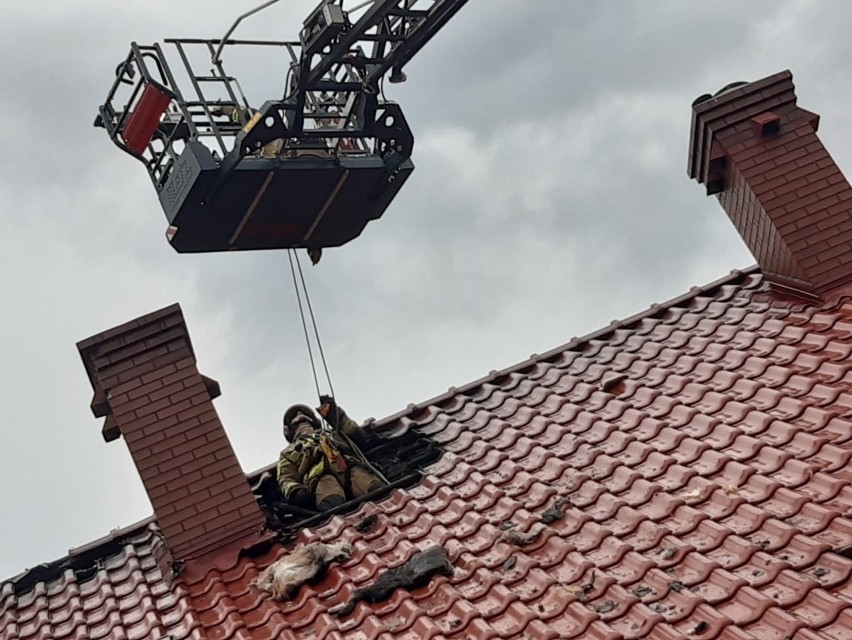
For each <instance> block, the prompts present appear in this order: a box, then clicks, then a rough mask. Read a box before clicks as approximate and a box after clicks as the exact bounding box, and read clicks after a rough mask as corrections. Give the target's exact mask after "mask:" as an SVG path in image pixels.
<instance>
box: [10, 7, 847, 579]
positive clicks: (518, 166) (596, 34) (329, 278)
mask: <svg viewBox="0 0 852 640" xmlns="http://www.w3.org/2000/svg"><path fill="white" fill-rule="evenodd" d="M255 4H256V2H255V0H250V1H244V0H238V1H234V0H230V1H228V2H226V1H224V0H180V2H175V1H174V0H144V1H137V2H115V1H114V0H111V1H107V0H77V1H75V2H69V1H68V0H33V1H31V2H14V3H12V2H4V3H2V7H0V70H2V74H0V77H2V86H3V89H2V91H0V125H2V137H0V237H2V243H3V250H2V251H0V270H2V276H0V300H2V310H3V311H2V314H0V327H2V335H3V357H2V359H0V394H2V402H0V433H2V445H0V507H2V512H0V513H1V514H2V515H0V518H2V527H0V536H1V537H0V542H2V544H0V578H3V577H8V576H11V575H13V574H16V573H18V572H19V571H21V570H23V569H24V568H26V567H30V566H33V565H35V564H39V563H41V562H46V561H50V560H53V559H55V558H58V557H61V556H63V555H65V553H66V552H67V550H68V548H69V547H74V546H78V545H81V544H85V543H87V542H89V541H91V540H93V539H95V538H97V537H100V536H102V535H105V534H107V533H108V532H109V531H110V530H111V529H113V528H115V527H119V526H125V525H128V524H131V523H133V522H135V521H137V520H139V519H141V518H144V517H146V516H148V515H149V514H150V513H151V508H150V504H149V502H148V500H147V497H146V495H145V492H144V490H143V488H142V484H141V482H140V481H139V479H138V475H137V473H136V470H135V468H134V466H133V464H132V461H131V459H130V456H129V454H128V452H127V448H126V446H125V444H124V442H123V441H121V440H119V441H116V442H112V443H110V444H106V443H104V441H103V439H102V438H101V435H100V429H101V423H100V421H99V420H96V419H95V418H94V417H93V416H92V414H91V412H90V410H89V407H88V405H89V401H90V400H91V395H92V390H91V387H90V386H89V383H88V380H87V378H86V374H85V371H84V369H83V365H82V363H81V361H80V358H79V356H78V354H77V350H76V348H75V343H76V342H77V341H78V340H80V339H82V338H86V337H88V336H89V335H91V334H93V333H96V332H98V331H101V330H103V329H107V328H110V327H113V326H115V325H116V324H120V323H122V322H125V321H127V320H130V319H133V318H135V317H136V316H138V315H140V314H143V313H147V312H149V311H153V310H155V309H158V308H160V307H163V306H165V305H168V304H171V303H173V302H180V304H181V305H182V307H183V310H184V314H185V316H186V319H187V323H188V325H189V328H190V332H191V335H192V339H193V342H194V345H195V350H196V354H197V356H198V360H199V368H200V370H201V372H202V373H204V374H206V375H208V376H210V377H212V378H215V379H217V380H218V381H219V382H220V383H221V386H222V391H223V395H222V397H221V398H219V399H218V400H217V401H216V406H217V408H218V410H219V413H220V416H221V417H222V420H223V422H224V424H225V427H226V429H227V430H228V433H229V435H230V438H231V440H232V442H233V444H234V447H235V449H236V452H237V455H238V457H239V459H240V461H241V463H242V465H243V468H244V469H245V470H246V471H251V470H254V469H257V468H259V467H262V466H265V465H267V464H269V463H271V462H273V461H274V460H275V459H276V458H277V455H278V451H279V450H280V449H281V447H282V446H283V444H284V443H283V440H282V437H281V430H280V424H281V414H282V412H283V409H284V408H285V407H286V406H287V405H288V404H290V403H293V402H297V401H313V398H314V395H315V394H314V391H313V381H312V379H311V374H310V368H309V364H308V360H307V355H306V350H305V345H304V342H303V337H302V335H301V327H300V325H299V321H298V316H297V315H296V302H295V298H294V294H293V291H292V285H291V283H290V280H289V267H288V263H287V256H286V253H285V252H254V253H251V252H246V253H242V254H210V255H183V256H181V255H178V254H176V253H174V252H173V250H172V249H171V248H170V247H169V246H168V244H167V242H166V241H165V240H164V237H163V234H164V231H165V228H166V221H165V218H164V216H163V214H162V210H161V209H160V206H159V203H158V200H157V197H156V194H155V191H154V189H153V187H152V186H151V185H150V183H149V180H148V176H147V174H146V172H145V170H144V168H143V166H142V165H141V164H139V163H138V162H137V161H135V160H133V159H132V158H131V157H129V156H126V155H124V154H122V153H121V152H120V151H119V150H118V149H116V148H115V147H114V146H113V144H112V143H111V142H110V141H109V139H108V137H107V136H106V134H105V133H104V131H103V130H99V129H94V128H93V127H92V126H91V125H92V121H93V119H94V116H95V114H96V109H97V107H98V105H99V104H101V102H102V101H103V99H104V97H105V95H106V92H107V90H108V88H109V86H110V84H111V82H112V79H113V71H114V69H115V66H116V64H117V63H118V62H119V61H120V60H121V59H122V58H123V57H124V56H125V55H126V53H127V50H128V46H129V43H130V41H131V40H136V41H138V42H140V43H151V42H154V41H161V40H162V39H163V38H167V37H205V38H218V37H220V36H221V35H222V34H223V33H224V31H225V30H226V29H227V27H228V26H229V24H230V22H231V21H232V20H233V18H234V17H235V16H236V15H237V14H238V13H241V12H242V11H245V10H247V9H249V8H251V7H252V6H254V5H255ZM314 4H315V0H284V1H283V2H281V3H280V5H276V6H274V7H272V8H270V9H268V10H267V11H266V12H265V13H264V14H262V17H261V16H258V17H257V18H256V19H254V20H248V21H246V22H245V23H244V24H243V26H242V27H241V29H240V30H239V31H238V33H237V35H238V36H240V37H252V38H255V37H256V38H261V37H268V38H274V39H292V38H294V37H295V36H296V34H297V31H298V28H299V26H300V24H301V20H302V19H303V18H304V17H305V16H306V15H307V13H308V12H309V10H310V9H311V8H312V7H313V6H314ZM850 23H852V3H850V2H846V1H844V0H836V1H833V2H832V1H828V0H822V1H815V0H810V1H809V0H786V1H785V0H765V1H764V0H749V1H744V0H715V1H714V2H705V1H699V0H692V1H686V0H667V1H665V0H656V1H651V0H645V1H643V2H638V1H637V2H630V1H628V0H583V1H581V0H576V1H575V0H523V1H520V0H470V2H469V4H468V5H467V6H466V7H465V8H464V9H462V11H461V12H460V13H459V14H458V15H457V16H456V18H454V19H453V21H452V22H451V23H450V24H449V25H448V26H447V27H446V28H445V29H444V30H443V31H442V32H441V33H440V34H439V35H438V36H437V37H436V38H435V39H434V40H433V41H431V42H430V43H429V44H428V45H427V46H426V48H425V49H424V50H423V51H421V53H420V54H419V55H418V57H416V58H415V59H414V61H413V62H412V63H411V64H410V65H409V67H408V68H407V72H408V77H409V80H408V82H407V83H406V84H404V85H389V87H388V94H389V97H390V98H391V99H394V100H397V101H399V102H400V104H401V105H402V107H403V109H404V110H405V113H406V115H407V118H408V121H409V123H410V125H411V127H412V129H413V130H414V135H415V140H416V141H415V151H414V162H415V164H416V166H417V169H416V171H415V172H414V174H413V176H412V178H411V179H410V180H409V182H408V183H407V184H406V185H405V188H404V189H403V190H402V191H401V193H400V195H399V196H398V197H397V199H396V200H395V201H394V203H393V205H392V206H391V208H390V209H389V211H388V212H387V213H386V214H385V216H384V218H382V220H380V221H379V222H375V223H371V224H370V225H369V227H368V228H367V230H366V231H365V233H364V234H363V236H362V237H361V238H359V239H358V240H356V241H355V242H353V243H351V244H350V245H348V246H346V247H343V248H341V249H335V250H330V251H327V252H326V255H325V256H324V257H323V260H322V263H321V264H320V265H319V266H318V267H315V268H312V269H310V270H309V272H308V274H307V275H308V278H309V286H310V288H311V292H312V295H313V302H314V306H315V310H316V312H317V314H318V320H319V323H320V330H321V332H322V337H323V341H324V346H325V348H326V352H327V356H328V359H329V364H330V367H331V373H332V378H333V382H334V385H335V389H336V391H337V395H338V397H339V398H340V400H341V404H342V405H343V406H344V407H345V408H346V409H348V411H349V413H350V414H351V415H352V416H353V417H354V418H356V419H359V420H360V419H365V418H367V417H370V416H374V417H377V418H380V417H382V416H385V415H388V414H391V413H394V412H396V411H398V410H401V409H403V408H405V406H406V405H408V404H409V403H411V402H419V401H423V400H426V399H428V398H430V397H432V396H434V395H437V394H439V393H442V392H443V391H445V390H446V389H447V388H448V387H450V386H460V385H462V384H464V383H466V382H469V381H471V380H473V379H475V378H478V377H481V376H483V375H485V374H487V373H488V372H489V371H490V370H492V369H500V368H503V367H507V366H510V365H512V364H514V363H515V362H518V361H520V360H522V359H525V358H526V357H528V356H529V355H530V354H531V353H535V352H543V351H546V350H549V349H551V348H554V347H556V346H558V345H560V344H562V343H565V342H567V341H568V340H569V339H570V338H571V337H572V336H576V335H582V334H584V333H587V332H589V331H592V330H594V329H596V328H598V327H600V326H602V325H604V324H607V323H609V322H610V321H611V320H613V319H615V318H621V317H625V316H628V315H632V314H633V313H636V312H638V311H641V310H642V309H645V308H647V307H648V306H649V305H650V304H652V303H655V302H663V301H665V300H667V299H669V298H671V297H674V296H676V295H678V294H680V293H682V292H684V291H686V290H688V289H689V287H691V286H693V285H700V284H704V283H707V282H709V281H711V280H714V279H716V278H719V277H721V276H724V275H725V274H727V273H728V272H729V271H730V270H731V269H733V268H741V267H745V266H748V265H750V264H752V262H753V260H752V258H751V256H750V254H749V253H748V251H747V250H746V249H745V247H744V245H743V243H742V241H741V240H740V239H739V236H738V235H737V234H736V232H735V231H734V229H733V227H732V226H731V224H730V222H729V221H728V219H727V218H726V216H725V215H724V213H723V212H722V210H721V209H720V208H719V206H718V204H717V203H716V201H715V199H712V198H706V197H705V196H704V194H703V189H702V188H700V187H699V186H698V185H697V184H695V183H692V182H690V181H689V180H688V178H687V176H686V154H687V141H688V135H689V121H690V104H691V102H692V100H693V99H694V98H695V97H696V96H698V95H699V94H702V93H705V92H715V91H716V90H717V89H719V88H720V87H722V86H723V85H725V84H727V83H729V82H732V81H735V80H755V79H758V78H761V77H764V76H766V75H769V74H772V73H775V72H777V71H780V70H783V69H787V68H789V69H791V70H792V71H793V74H794V79H795V81H796V85H797V93H798V96H799V101H800V104H801V106H803V107H804V108H806V109H810V110H812V111H815V112H817V113H819V114H821V115H822V121H821V128H820V135H821V137H822V139H823V141H824V142H825V143H826V146H827V147H828V148H829V150H830V151H831V152H832V154H833V155H834V157H835V158H836V159H837V161H838V162H839V163H840V165H841V166H842V167H850V166H852V144H850V143H852V126H850V125H852V109H850V104H852V73H850V63H852V55H850V54H852V52H850V47H852V40H850V39H849V37H848V33H849V25H850ZM224 60H225V65H226V68H227V65H228V57H227V54H226V56H225V59H224ZM255 68H256V69H260V68H266V69H268V71H269V73H268V75H266V74H263V75H258V74H257V73H255V74H254V75H253V76H252V77H251V78H249V77H246V78H245V81H246V83H247V84H248V85H250V87H251V89H252V91H253V93H250V97H251V98H252V99H253V101H255V100H256V102H257V103H258V104H259V103H260V102H262V101H263V100H264V99H267V98H273V97H276V96H277V95H279V93H280V88H281V86H282V82H283V73H284V70H283V69H275V68H268V65H267V67H263V66H262V64H261V62H260V61H258V63H257V67H255ZM241 79H243V78H241ZM253 96H256V97H253Z"/></svg>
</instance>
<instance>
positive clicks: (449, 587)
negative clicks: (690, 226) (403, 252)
mask: <svg viewBox="0 0 852 640" xmlns="http://www.w3.org/2000/svg"><path fill="white" fill-rule="evenodd" d="M850 345H852V300H850V299H849V298H846V297H843V298H839V299H834V300H832V301H830V302H826V303H825V304H823V305H821V306H819V307H814V306H806V305H804V304H801V305H782V306H779V305H777V304H775V303H774V302H773V300H772V295H771V292H770V289H769V286H768V284H767V283H766V282H765V281H764V280H763V278H762V276H761V275H760V274H759V273H757V272H756V271H754V270H752V271H749V272H746V273H739V272H736V273H734V274H732V275H731V276H730V277H728V278H726V279H723V280H722V281H719V282H716V283H713V284H711V285H708V286H707V287H703V288H701V289H695V290H693V291H692V292H691V293H689V294H688V295H685V296H682V297H680V298H678V299H676V300H675V301H672V303H670V304H667V305H662V306H660V305H655V306H653V307H652V308H651V309H649V310H648V311H647V312H645V313H643V314H640V315H637V316H634V317H632V318H629V319H627V320H625V321H622V322H619V323H614V324H613V325H611V326H609V327H607V328H605V329H603V330H601V331H599V332H596V333H594V334H592V335H590V336H587V337H586V338H584V339H578V340H574V341H572V342H571V343H569V344H568V345H566V346H565V347H562V348H559V349H555V350H553V351H551V352H548V353H547V354H544V355H543V356H537V357H534V358H531V359H530V360H529V361H526V362H523V363H520V364H518V365H517V366H515V367H512V368H511V369H509V370H505V371H501V372H494V373H493V374H491V375H489V376H488V377H486V378H484V379H482V380H479V381H476V382H474V383H471V384H470V385H467V386H465V387H463V388H461V389H451V390H450V391H448V392H447V393H446V394H444V395H442V396H440V397H438V398H436V399H434V400H432V401H429V402H426V403H422V404H421V405H418V406H413V407H410V408H409V410H407V411H406V412H403V413H401V414H398V415H396V416H393V417H391V418H389V419H388V420H385V421H381V422H379V423H377V424H376V425H375V429H376V430H377V431H379V432H381V433H383V434H384V435H385V436H386V437H388V439H389V442H388V443H387V444H390V443H391V442H393V441H394V440H397V441H398V442H399V443H400V444H402V443H406V442H407V443H409V444H411V445H412V446H416V444H417V443H418V442H420V443H421V444H422V443H423V442H426V443H430V442H431V443H432V444H433V445H434V447H436V448H439V449H440V450H442V451H443V454H442V455H441V457H440V458H439V459H437V460H435V461H433V462H431V463H428V464H427V465H426V466H425V468H424V469H423V476H422V479H421V480H420V481H419V482H416V483H414V484H412V485H409V486H405V487H399V488H396V489H394V490H393V491H392V492H391V493H390V494H389V495H387V496H385V497H380V498H377V499H376V500H375V501H369V502H366V503H362V504H361V505H359V506H358V507H357V510H356V511H354V512H350V513H346V514H341V515H334V516H333V517H331V518H330V519H327V520H325V521H324V522H316V523H314V524H309V525H308V526H306V527H304V528H301V529H298V530H297V531H294V532H293V533H295V534H296V535H295V536H294V539H293V540H291V541H290V542H288V543H286V544H282V543H281V542H278V541H275V540H271V541H270V540H267V541H266V542H265V543H264V544H258V545H255V546H253V547H247V548H244V549H243V550H242V551H241V552H240V553H239V554H237V555H234V554H222V555H221V557H216V554H213V556H212V557H210V558H209V561H210V564H207V565H205V566H199V565H195V566H187V569H186V570H185V571H183V572H182V573H181V574H180V575H179V576H177V577H174V578H173V579H171V580H170V579H169V578H170V576H169V575H168V573H167V572H163V570H162V569H160V568H159V565H157V563H156V562H155V561H154V555H155V554H154V552H153V550H150V551H143V550H139V549H136V547H133V549H135V550H133V551H131V550H129V549H128V548H127V547H123V548H122V550H121V551H120V552H119V553H117V554H114V555H112V556H111V557H110V558H108V559H106V560H105V561H104V562H103V567H102V568H100V569H99V570H98V571H96V572H95V573H94V575H92V576H91V577H90V578H89V579H88V580H87V581H85V582H82V583H75V582H73V581H71V580H69V579H68V578H67V577H65V576H57V577H56V578H54V579H53V580H51V581H50V582H41V581H36V582H34V583H33V584H32V585H31V588H30V590H29V591H27V592H24V593H18V594H16V593H15V592H14V589H13V587H12V585H11V584H10V583H7V584H5V585H4V586H3V590H2V600H0V611H2V612H3V616H2V619H3V624H4V628H3V629H2V632H3V633H5V634H6V636H9V634H10V632H11V633H12V635H13V636H14V637H16V638H22V639H24V640H27V639H29V638H34V637H37V636H38V635H39V634H41V633H42V632H43V630H44V628H45V625H47V624H50V623H48V622H47V620H48V618H51V619H53V620H57V621H58V622H57V623H56V624H54V626H52V627H51V628H52V629H53V631H54V637H60V638H61V637H73V634H79V633H89V628H88V627H87V626H86V625H87V622H86V620H88V619H94V620H96V621H101V622H100V623H98V624H100V625H101V626H98V624H96V625H95V626H94V627H92V629H93V632H92V633H91V636H90V637H94V638H98V637H109V633H110V632H109V631H108V630H107V627H109V626H110V625H113V627H114V628H116V629H124V628H125V627H127V628H129V627H131V626H132V627H133V632H132V634H131V633H130V632H128V637H133V638H142V637H158V636H156V634H158V633H160V632H161V631H162V634H163V635H166V634H168V633H172V634H174V635H175V637H177V638H183V637H214V636H215V637H217V638H221V639H223V640H229V639H231V638H240V639H243V638H245V639H248V638H252V639H254V638H260V639H266V638H269V639H270V640H271V639H272V638H284V639H286V640H296V639H301V638H315V639H318V640H323V639H338V638H345V639H352V640H355V639H356V638H357V639H361V640H364V639H366V640H373V639H377V638H380V637H393V638H403V639H411V640H414V639H415V638H446V639H453V640H455V639H461V638H465V639H467V638H470V639H472V640H479V639H481V638H497V637H501V638H512V637H517V638H534V639H538V638H548V639H549V638H557V637H561V638H593V639H607V640H619V639H628V640H634V639H635V640H639V639H645V638H652V639H661V640H668V639H681V640H694V639H695V638H698V639H699V640H700V639H703V638H723V639H725V640H767V639H769V638H779V637H781V638H783V637H786V636H788V635H789V636H792V637H794V638H796V639H797V640H843V639H844V638H846V635H844V634H847V633H848V629H849V628H850V626H849V625H850V623H852V582H850V575H852V560H850V559H849V558H848V557H846V556H847V555H848V545H849V541H850V537H852V534H851V533H850V532H852V519H850V515H852V476H850V471H849V469H850V466H849V462H850V459H852V422H850V415H852V401H850V400H849V398H850V397H852V396H850V392H849V388H848V382H847V380H849V379H850V377H852V361H850V359H849V356H850V354H852V346H850ZM406 434H412V435H409V436H407V435H406ZM414 435H417V438H414ZM406 438H413V439H411V440H407V439H406ZM418 438H422V440H418ZM403 450H404V448H402V449H400V451H403ZM403 472H404V468H403ZM284 524H286V523H284ZM140 535H142V540H143V543H144V544H143V546H144V545H148V546H149V547H152V549H153V548H159V546H160V545H162V544H163V543H162V540H161V539H160V538H159V537H158V535H156V534H155V533H153V532H148V531H147V530H146V531H140ZM145 540H147V542H144V541H145ZM312 542H320V543H326V544H346V545H348V546H349V547H351V550H352V555H351V558H350V559H349V560H346V561H344V562H340V563H332V564H331V566H330V567H329V568H328V571H327V572H326V574H325V576H324V577H323V578H322V579H321V580H319V581H317V582H314V583H312V584H306V585H304V586H302V587H301V588H300V589H299V590H298V591H297V592H296V594H295V596H294V597H293V598H292V599H291V600H285V601H284V602H278V601H275V600H273V599H272V598H271V597H270V596H269V595H268V594H266V593H263V592H259V591H256V590H253V589H252V588H251V586H250V585H251V583H252V581H253V580H255V579H256V578H257V577H258V576H259V575H260V574H261V572H262V571H263V570H264V569H266V568H267V567H269V566H270V565H271V564H272V563H273V562H274V561H275V560H277V559H279V558H282V557H284V556H285V555H286V554H288V553H289V552H291V551H292V550H294V549H296V548H298V547H299V546H300V545H305V544H309V543H312ZM140 544H141V543H140ZM137 546H138V545H137ZM433 547H441V548H443V549H444V551H445V552H446V554H447V558H448V559H449V561H450V562H451V564H452V567H453V570H452V573H451V575H449V576H446V575H440V573H439V574H438V575H435V576H434V577H431V579H430V580H429V581H428V583H427V584H426V585H425V586H420V587H418V586H416V585H413V586H412V587H411V588H400V589H396V590H394V591H393V592H391V593H390V594H387V597H386V598H384V599H378V598H374V600H376V601H375V602H371V601H366V602H365V601H363V600H360V599H359V598H357V597H356V594H357V593H359V590H360V591H361V592H362V593H363V590H364V589H366V588H369V587H370V585H374V584H376V583H377V582H378V581H379V578H380V576H382V575H384V574H385V573H387V572H389V571H391V570H393V569H395V568H397V567H401V566H404V565H405V563H406V562H407V561H408V560H410V559H411V558H413V557H414V556H415V555H416V554H418V553H419V552H421V551H425V550H427V549H430V548H433ZM134 554H135V556H134ZM72 575H73V572H72ZM149 592H150V594H151V595H150V597H149V596H148V595H146V594H147V593H149ZM137 593H139V594H141V595H136V594H137ZM45 594H46V595H45ZM93 594H94V595H93ZM348 603H353V604H354V606H353V607H352V610H351V612H348V615H345V616H336V615H334V614H335V612H339V611H341V607H345V606H346V605H347V604H348ZM48 611H50V615H48ZM122 625H125V626H122ZM157 625H158V626H157ZM150 629H155V632H153V633H152V634H151V635H150V636H149V635H145V634H147V633H148V632H149V630H150ZM142 630H144V632H145V633H142Z"/></svg>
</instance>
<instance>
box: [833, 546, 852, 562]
mask: <svg viewBox="0 0 852 640" xmlns="http://www.w3.org/2000/svg"><path fill="white" fill-rule="evenodd" d="M834 552H835V553H836V554H837V555H839V556H843V557H844V558H846V559H847V560H852V546H848V547H840V548H839V549H835V551H834Z"/></svg>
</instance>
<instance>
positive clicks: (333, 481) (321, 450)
mask: <svg viewBox="0 0 852 640" xmlns="http://www.w3.org/2000/svg"><path fill="white" fill-rule="evenodd" d="M320 402H321V406H320V408H319V412H320V414H321V415H322V416H323V417H324V418H325V419H326V421H327V422H328V423H329V424H330V425H331V427H332V430H331V431H328V430H323V428H322V425H321V424H320V420H319V418H317V416H316V414H315V413H314V411H313V409H311V408H310V407H308V406H307V405H303V404H296V405H293V406H292V407H290V408H289V409H287V411H286V412H285V413H284V436H285V437H286V438H287V440H288V441H289V443H290V444H289V445H288V446H287V448H286V449H284V450H283V451H282V452H281V456H280V457H279V459H278V485H279V486H280V487H281V492H282V493H283V494H284V497H285V498H286V499H287V501H288V502H289V503H290V504H292V505H294V506H297V507H303V508H308V509H311V508H314V507H316V508H317V509H319V510H320V511H326V510H328V509H331V508H333V507H336V506H338V505H340V504H343V503H344V502H346V501H347V500H350V499H352V498H360V497H361V496H364V495H366V494H368V493H370V492H371V491H375V490H376V489H379V488H380V487H382V486H383V482H382V481H381V480H380V479H379V478H377V477H376V476H375V475H374V474H373V473H372V472H371V471H369V470H368V469H367V468H365V466H364V464H363V463H362V462H361V461H360V460H359V459H358V456H357V455H356V452H355V451H353V450H352V447H351V446H350V444H349V442H348V441H347V438H345V437H343V436H342V435H341V434H345V435H346V436H348V439H349V440H351V441H352V443H354V445H355V446H357V447H359V448H361V447H362V446H363V445H364V444H365V442H366V437H365V434H364V430H363V429H361V427H359V426H358V425H357V424H356V423H355V422H354V421H353V420H352V419H350V418H349V416H347V415H346V413H345V412H344V411H343V410H342V409H340V408H338V407H337V405H336V404H335V402H334V399H333V398H331V397H330V396H321V397H320Z"/></svg>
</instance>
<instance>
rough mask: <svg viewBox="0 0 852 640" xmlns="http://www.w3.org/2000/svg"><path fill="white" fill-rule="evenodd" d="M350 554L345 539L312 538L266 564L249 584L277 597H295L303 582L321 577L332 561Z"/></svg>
mask: <svg viewBox="0 0 852 640" xmlns="http://www.w3.org/2000/svg"><path fill="white" fill-rule="evenodd" d="M351 556H352V547H350V546H349V545H348V544H347V543H345V542H338V543H336V544H324V543H322V542H311V543H309V544H306V545H301V546H299V547H296V549H295V550H293V551H291V552H290V553H288V554H286V555H285V556H284V557H282V558H279V559H278V560H276V561H275V562H273V563H272V564H271V565H269V566H268V567H266V569H264V570H263V571H261V573H260V575H258V576H257V578H256V579H255V580H254V581H252V582H251V584H250V586H251V587H252V588H254V589H257V590H258V591H265V592H266V593H268V594H270V595H271V596H272V597H273V598H274V599H275V600H292V599H293V598H294V597H295V595H296V593H297V592H298V591H299V587H301V586H302V585H303V584H305V583H306V582H309V581H310V580H314V579H317V578H322V576H323V575H324V573H325V570H326V568H327V567H328V565H330V564H331V563H332V562H343V561H345V560H348V559H349V558H350V557H351Z"/></svg>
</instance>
